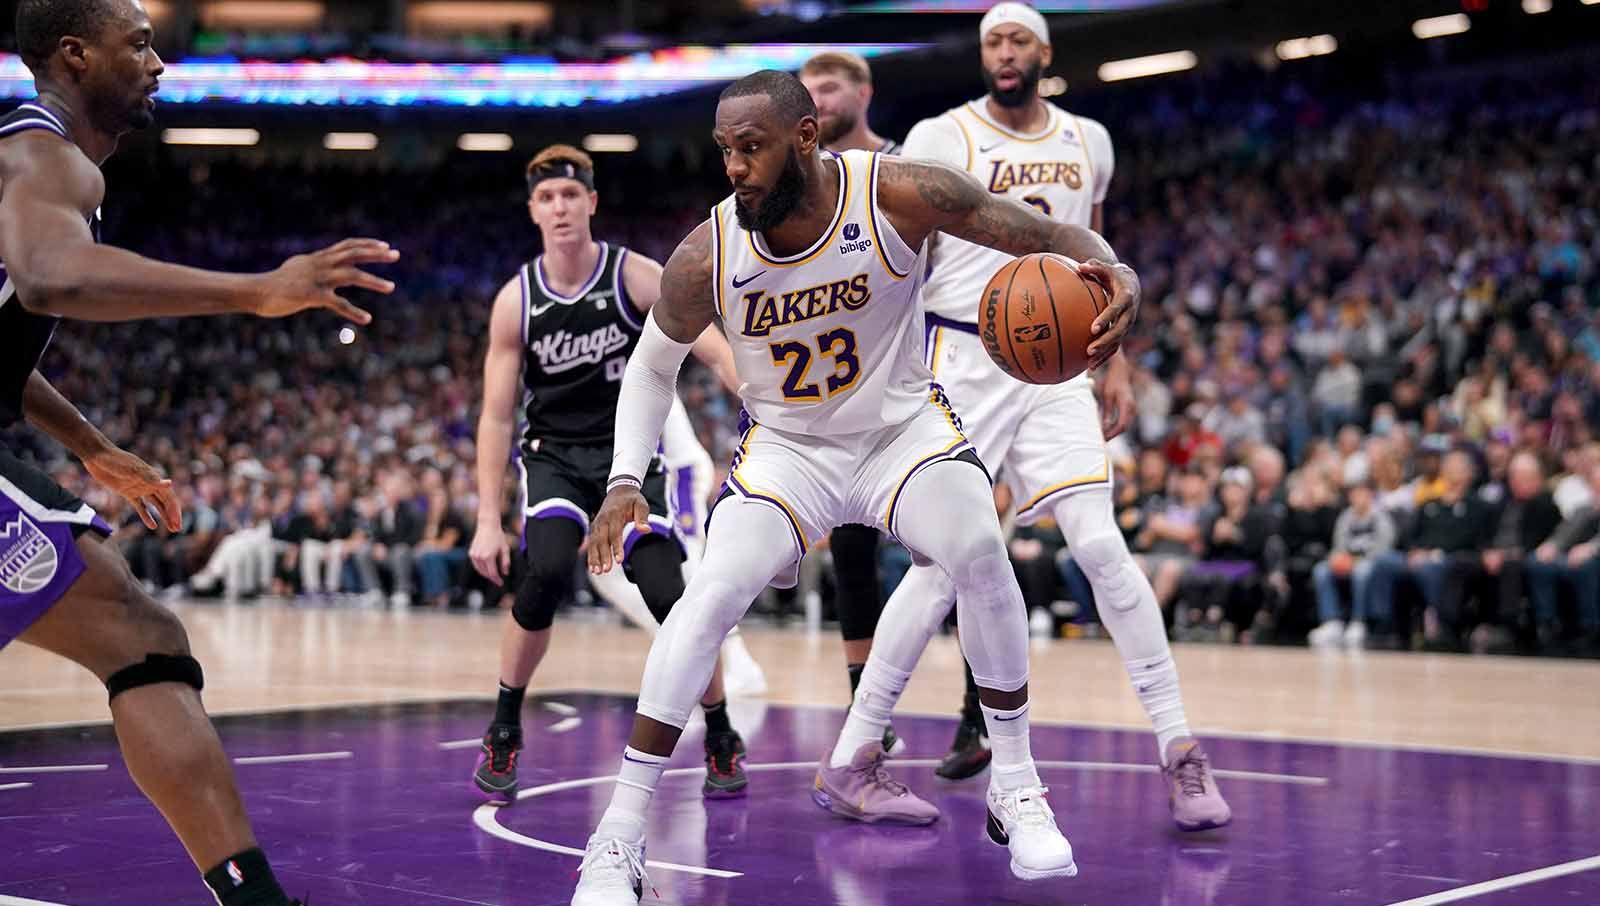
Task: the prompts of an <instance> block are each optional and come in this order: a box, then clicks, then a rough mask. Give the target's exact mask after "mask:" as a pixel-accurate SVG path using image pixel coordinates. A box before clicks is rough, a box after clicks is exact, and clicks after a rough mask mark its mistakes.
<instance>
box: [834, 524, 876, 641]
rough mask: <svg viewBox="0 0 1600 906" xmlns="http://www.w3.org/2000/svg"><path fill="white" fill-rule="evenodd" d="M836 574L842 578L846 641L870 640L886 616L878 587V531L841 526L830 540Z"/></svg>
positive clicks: (841, 605) (841, 624) (841, 606)
mask: <svg viewBox="0 0 1600 906" xmlns="http://www.w3.org/2000/svg"><path fill="white" fill-rule="evenodd" d="M828 549H829V550H830V551H832V552H833V571H834V574H835V576H837V578H838V590H839V603H838V607H837V610H838V612H839V632H840V634H842V635H843V636H844V640H845V641H846V642H854V641H859V640H861V639H870V638H872V635H873V633H874V632H875V631H877V628H878V616H879V614H881V613H883V596H882V593H881V592H880V590H879V585H878V530H877V529H875V528H871V527H869V526H865V525H841V526H839V527H838V528H836V529H834V530H833V534H832V535H831V536H830V537H829V540H828Z"/></svg>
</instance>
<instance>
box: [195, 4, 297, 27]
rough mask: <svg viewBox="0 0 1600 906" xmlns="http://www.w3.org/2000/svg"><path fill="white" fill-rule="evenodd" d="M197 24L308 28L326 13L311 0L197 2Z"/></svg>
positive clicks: (206, 25)
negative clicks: (198, 14) (198, 15)
mask: <svg viewBox="0 0 1600 906" xmlns="http://www.w3.org/2000/svg"><path fill="white" fill-rule="evenodd" d="M199 13H200V24H201V25H204V26H205V27H206V28H209V29H211V30H213V31H230V30H232V31H310V30H315V29H317V28H320V27H321V26H322V18H323V16H325V15H326V14H327V10H326V9H324V8H323V6H322V4H321V3H317V2H315V0H212V2H210V3H203V4H201V5H200V10H199Z"/></svg>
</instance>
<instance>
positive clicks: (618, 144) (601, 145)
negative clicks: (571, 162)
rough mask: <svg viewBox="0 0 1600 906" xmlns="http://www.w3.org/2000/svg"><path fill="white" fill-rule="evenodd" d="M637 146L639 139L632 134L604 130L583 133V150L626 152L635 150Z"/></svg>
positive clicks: (597, 152)
mask: <svg viewBox="0 0 1600 906" xmlns="http://www.w3.org/2000/svg"><path fill="white" fill-rule="evenodd" d="M638 147H639V139H637V138H635V137H634V136H632V135H626V134H623V135H610V134H607V133H604V132H596V133H594V134H593V135H585V136H584V137H583V150H585V151H593V152H595V153H596V154H599V153H601V152H605V151H611V152H616V153H620V154H626V153H628V152H629V151H634V150H637V149H638Z"/></svg>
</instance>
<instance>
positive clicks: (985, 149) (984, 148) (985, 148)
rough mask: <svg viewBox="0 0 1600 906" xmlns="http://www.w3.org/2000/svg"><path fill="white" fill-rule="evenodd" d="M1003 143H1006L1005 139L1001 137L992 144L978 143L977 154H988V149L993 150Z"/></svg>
mask: <svg viewBox="0 0 1600 906" xmlns="http://www.w3.org/2000/svg"><path fill="white" fill-rule="evenodd" d="M1005 143H1006V140H1005V139H1001V140H999V141H997V142H995V143H994V144H992V145H979V146H978V153H979V154H988V153H989V152H990V151H993V150H994V149H996V148H998V147H1000V146H1001V145H1003V144H1005Z"/></svg>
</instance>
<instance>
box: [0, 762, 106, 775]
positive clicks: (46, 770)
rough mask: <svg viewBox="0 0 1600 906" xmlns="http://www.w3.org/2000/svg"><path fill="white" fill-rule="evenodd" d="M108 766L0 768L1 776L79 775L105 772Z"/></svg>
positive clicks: (64, 765)
mask: <svg viewBox="0 0 1600 906" xmlns="http://www.w3.org/2000/svg"><path fill="white" fill-rule="evenodd" d="M109 767H111V766H110V765H107V764H41V765H35V766H34V767H13V768H0V774H79V773H86V772H89V771H104V770H106V769H107V768H109Z"/></svg>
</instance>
